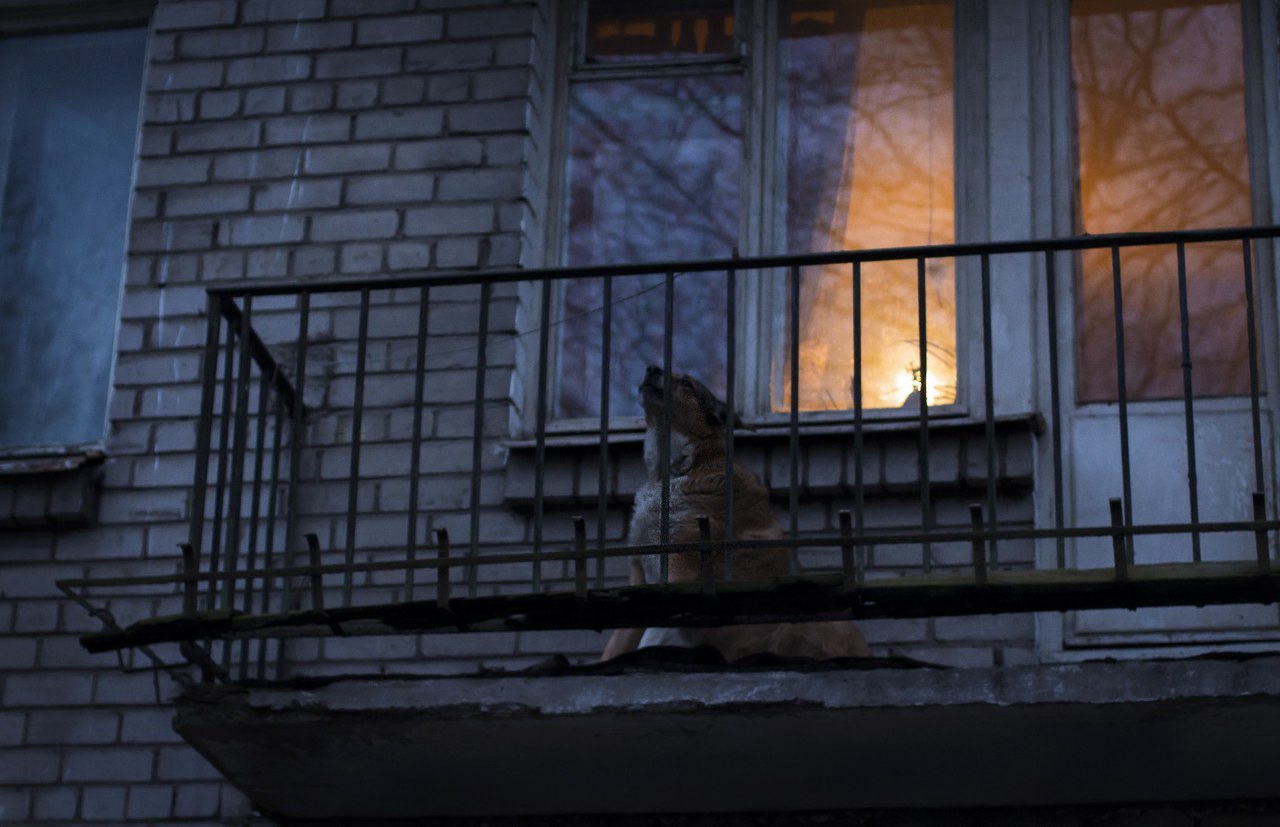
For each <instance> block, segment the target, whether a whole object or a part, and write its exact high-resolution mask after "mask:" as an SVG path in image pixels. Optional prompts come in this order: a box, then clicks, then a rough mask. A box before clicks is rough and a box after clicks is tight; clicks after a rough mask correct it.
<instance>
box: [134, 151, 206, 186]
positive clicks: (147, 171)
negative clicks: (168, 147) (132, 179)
mask: <svg viewBox="0 0 1280 827" xmlns="http://www.w3.org/2000/svg"><path fill="white" fill-rule="evenodd" d="M207 180H209V159H208V158H158V159H154V160H152V159H147V160H143V161H141V162H139V164H138V186H140V187H165V186H172V185H173V184H202V183H204V182H205V181H207Z"/></svg>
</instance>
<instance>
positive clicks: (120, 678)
mask: <svg viewBox="0 0 1280 827" xmlns="http://www.w3.org/2000/svg"><path fill="white" fill-rule="evenodd" d="M181 690H182V687H180V686H179V685H178V684H177V683H176V682H174V681H168V680H162V681H161V682H160V698H159V703H165V702H168V701H170V700H172V699H173V698H175V697H176V696H177V695H178V694H179V693H180V692H181ZM93 702H94V703H95V704H129V705H133V706H136V705H138V704H145V705H147V706H150V707H154V706H155V704H156V703H157V699H156V685H155V680H154V676H153V675H148V674H141V673H140V674H132V675H129V674H124V673H122V672H118V671H116V670H115V669H114V668H113V669H111V670H104V671H101V672H98V673H96V674H95V675H94V678H93Z"/></svg>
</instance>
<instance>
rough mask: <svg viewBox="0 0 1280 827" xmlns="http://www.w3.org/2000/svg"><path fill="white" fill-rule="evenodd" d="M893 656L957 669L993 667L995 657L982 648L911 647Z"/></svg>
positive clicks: (903, 648)
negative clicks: (904, 656)
mask: <svg viewBox="0 0 1280 827" xmlns="http://www.w3.org/2000/svg"><path fill="white" fill-rule="evenodd" d="M893 654H895V655H906V656H907V657H910V658H915V659H917V660H922V661H924V662H925V663H932V664H936V665H938V666H954V667H958V668H985V667H990V666H994V665H995V655H994V653H993V652H992V651H991V649H989V648H982V647H965V646H949V647H912V646H904V647H902V648H901V649H895V650H893Z"/></svg>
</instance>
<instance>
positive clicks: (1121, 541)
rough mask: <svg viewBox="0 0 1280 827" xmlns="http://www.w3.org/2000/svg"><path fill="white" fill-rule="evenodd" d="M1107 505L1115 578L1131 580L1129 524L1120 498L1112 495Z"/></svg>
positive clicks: (1123, 580)
mask: <svg viewBox="0 0 1280 827" xmlns="http://www.w3.org/2000/svg"><path fill="white" fill-rule="evenodd" d="M1107 505H1108V507H1109V508H1110V511H1111V529H1112V533H1111V559H1112V562H1113V565H1114V566H1115V578H1116V580H1118V581H1120V582H1122V583H1123V582H1127V581H1128V580H1129V556H1130V552H1129V551H1128V546H1129V544H1128V542H1127V539H1128V534H1129V533H1128V531H1127V528H1128V526H1127V525H1126V523H1125V518H1124V510H1123V507H1122V505H1121V503H1120V500H1118V499H1116V498H1115V497H1112V498H1111V499H1110V500H1109V501H1108V503H1107Z"/></svg>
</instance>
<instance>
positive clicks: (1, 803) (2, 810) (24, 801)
mask: <svg viewBox="0 0 1280 827" xmlns="http://www.w3.org/2000/svg"><path fill="white" fill-rule="evenodd" d="M30 811H31V792H30V791H29V790H17V789H11V790H5V789H0V823H4V824H23V823H25V822H26V820H27V813H29V812H30Z"/></svg>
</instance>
